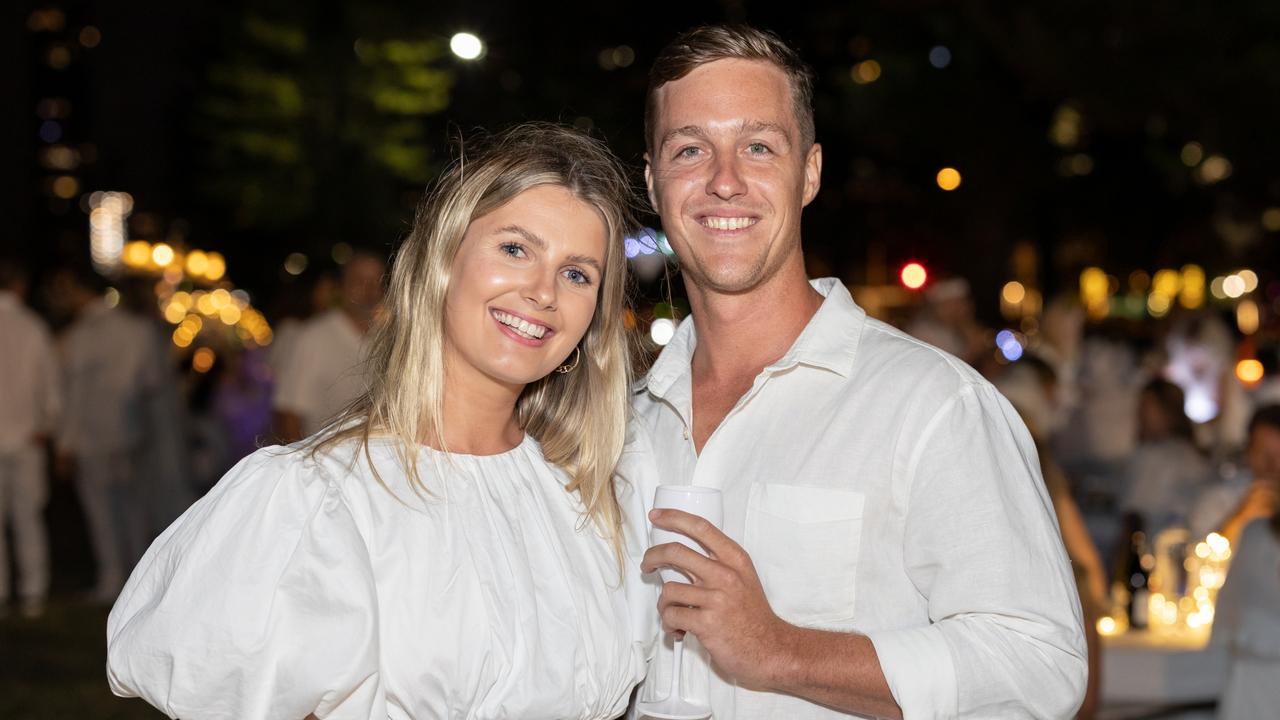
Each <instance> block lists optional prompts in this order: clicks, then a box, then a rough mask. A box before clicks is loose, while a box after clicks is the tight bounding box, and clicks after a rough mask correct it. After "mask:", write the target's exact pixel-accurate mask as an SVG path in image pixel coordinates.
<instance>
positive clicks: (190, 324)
mask: <svg viewBox="0 0 1280 720" xmlns="http://www.w3.org/2000/svg"><path fill="white" fill-rule="evenodd" d="M182 326H183V327H185V328H187V329H188V330H190V331H191V334H192V335H195V334H196V333H198V332H200V330H201V329H202V328H204V320H203V319H201V318H200V316H199V315H188V316H187V319H186V320H183V321H182Z"/></svg>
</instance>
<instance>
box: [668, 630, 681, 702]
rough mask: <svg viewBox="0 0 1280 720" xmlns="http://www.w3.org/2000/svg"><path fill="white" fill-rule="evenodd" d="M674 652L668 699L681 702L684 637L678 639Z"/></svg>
mask: <svg viewBox="0 0 1280 720" xmlns="http://www.w3.org/2000/svg"><path fill="white" fill-rule="evenodd" d="M673 650H674V652H673V653H672V654H671V687H670V689H669V690H668V692H667V697H669V698H671V699H672V700H679V699H680V666H681V664H682V663H683V662H684V636H680V637H677V638H676V640H675V644H674V646H673Z"/></svg>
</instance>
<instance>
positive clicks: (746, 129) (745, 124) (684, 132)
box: [658, 120, 791, 148]
mask: <svg viewBox="0 0 1280 720" xmlns="http://www.w3.org/2000/svg"><path fill="white" fill-rule="evenodd" d="M738 132H741V133H760V132H771V133H777V134H778V135H781V136H782V137H783V138H784V139H785V140H786V141H787V142H788V143H790V142H791V132H790V131H789V130H787V128H786V127H785V126H783V125H780V124H778V123H775V122H769V121H767V120H743V121H742V122H741V123H740V124H739V125H738ZM678 136H686V137H693V138H697V139H699V140H705V139H706V137H707V131H706V129H705V128H703V127H702V126H701V125H685V126H684V127H678V128H675V129H674V130H669V131H667V132H666V134H664V135H663V136H662V142H661V143H659V144H658V147H659V148H662V147H665V146H666V144H667V143H668V142H670V141H671V139H672V138H675V137H678Z"/></svg>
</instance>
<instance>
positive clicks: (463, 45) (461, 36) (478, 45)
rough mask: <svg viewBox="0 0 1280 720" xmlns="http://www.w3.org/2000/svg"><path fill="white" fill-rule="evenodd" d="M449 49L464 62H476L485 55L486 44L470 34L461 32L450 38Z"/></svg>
mask: <svg viewBox="0 0 1280 720" xmlns="http://www.w3.org/2000/svg"><path fill="white" fill-rule="evenodd" d="M449 49H450V50H452V51H453V54H454V55H457V56H458V57H460V58H462V59H463V60H475V59H476V58H478V57H480V56H481V55H483V54H484V42H483V41H481V40H480V38H478V37H476V36H475V35H472V34H471V33H468V32H460V33H457V34H455V35H454V36H453V37H451V38H449Z"/></svg>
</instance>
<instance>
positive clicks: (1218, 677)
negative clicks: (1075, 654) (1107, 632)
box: [1102, 628, 1227, 718]
mask: <svg viewBox="0 0 1280 720" xmlns="http://www.w3.org/2000/svg"><path fill="white" fill-rule="evenodd" d="M1208 643H1209V633H1208V631H1207V628H1206V629H1205V630H1203V631H1200V632H1187V633H1185V634H1181V635H1172V634H1170V635H1166V634H1156V633H1150V632H1144V631H1132V632H1126V633H1123V634H1120V635H1112V636H1103V637H1102V707H1103V709H1104V712H1103V716H1104V717H1107V718H1138V717H1142V718H1157V717H1174V716H1181V717H1187V716H1186V715H1178V713H1179V712H1180V709H1186V708H1196V707H1199V708H1201V709H1203V708H1204V707H1205V706H1206V705H1209V704H1211V703H1214V702H1216V701H1217V699H1218V696H1219V695H1220V694H1221V693H1222V689H1223V687H1224V686H1225V684H1226V675H1227V656H1226V653H1225V652H1224V651H1223V650H1222V649H1221V648H1216V647H1214V648H1211V647H1209V646H1208ZM1204 716H1206V717H1210V716H1211V713H1209V714H1206V715H1204Z"/></svg>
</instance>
